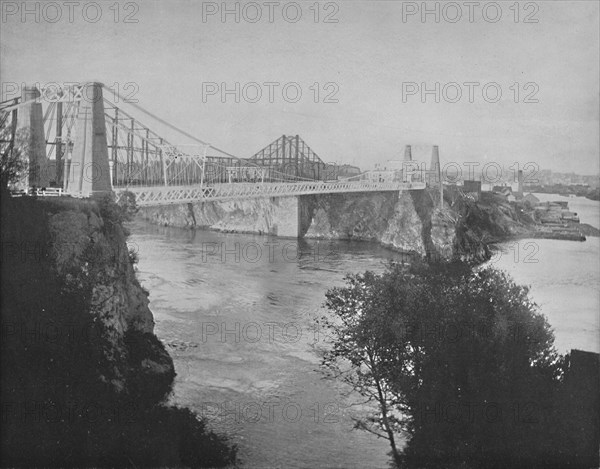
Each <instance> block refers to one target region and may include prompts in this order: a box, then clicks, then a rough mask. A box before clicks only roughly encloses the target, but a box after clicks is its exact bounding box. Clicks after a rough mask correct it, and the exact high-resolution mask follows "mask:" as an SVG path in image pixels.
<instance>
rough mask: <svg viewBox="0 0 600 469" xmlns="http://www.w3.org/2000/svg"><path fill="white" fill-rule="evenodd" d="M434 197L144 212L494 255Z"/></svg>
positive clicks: (469, 255)
mask: <svg viewBox="0 0 600 469" xmlns="http://www.w3.org/2000/svg"><path fill="white" fill-rule="evenodd" d="M434 197H435V195H434V194H433V193H432V192H431V191H429V190H422V191H410V192H401V193H398V192H369V193H347V194H319V195H307V196H299V197H284V198H269V199H266V198H265V199H248V200H243V201H235V202H208V203H194V204H186V205H172V206H166V207H148V208H143V209H142V210H141V215H142V216H143V217H144V218H146V219H147V220H150V221H151V222H153V223H158V224H161V225H167V226H177V227H191V228H194V227H199V228H209V229H213V230H218V231H226V232H238V233H257V234H271V235H278V236H292V237H306V238H317V239H318V238H320V239H348V240H350V239H353V240H364V241H375V242H378V243H380V244H382V245H384V246H387V247H389V248H391V249H394V250H398V251H402V252H406V253H414V254H418V255H421V256H436V257H442V258H444V259H451V258H453V257H461V258H463V259H464V260H476V259H479V260H484V259H485V258H486V256H489V252H488V251H487V247H485V246H484V244H483V243H482V242H481V241H480V240H478V239H477V238H476V237H474V236H472V234H473V233H470V232H468V230H464V229H463V227H462V226H461V223H462V222H461V215H460V213H456V212H454V211H453V210H452V209H450V208H449V207H448V206H447V204H446V206H445V210H443V211H442V210H439V209H435V208H434V202H433V200H434ZM295 217H297V220H294V218H295ZM467 241H468V242H467ZM465 247H466V248H468V250H466V251H465V250H464V249H463V248H465ZM461 249H463V250H462V251H461Z"/></svg>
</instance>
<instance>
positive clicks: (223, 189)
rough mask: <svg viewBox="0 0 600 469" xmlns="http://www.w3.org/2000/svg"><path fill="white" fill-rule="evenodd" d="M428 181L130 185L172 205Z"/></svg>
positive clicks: (142, 198)
mask: <svg viewBox="0 0 600 469" xmlns="http://www.w3.org/2000/svg"><path fill="white" fill-rule="evenodd" d="M424 188H425V183H403V182H371V181H356V182H352V181H335V182H323V181H311V182H302V183H262V184H261V183H232V184H214V185H210V186H204V187H203V186H179V187H178V186H166V187H165V186H163V187H159V186H155V187H130V188H126V189H122V190H121V191H117V196H119V193H123V192H125V191H129V192H132V193H133V194H135V196H136V203H137V204H138V205H139V206H153V205H169V204H179V203H189V202H198V201H207V202H208V201H221V200H234V199H239V200H242V199H247V198H259V197H285V196H297V195H310V194H333V193H344V192H377V191H404V190H419V189H424Z"/></svg>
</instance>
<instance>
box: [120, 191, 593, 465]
mask: <svg viewBox="0 0 600 469" xmlns="http://www.w3.org/2000/svg"><path fill="white" fill-rule="evenodd" d="M569 202H570V203H571V207H572V209H573V210H574V211H577V212H578V213H579V215H580V217H581V221H582V222H587V223H590V224H592V225H594V223H595V225H594V226H598V210H599V209H598V207H599V206H598V202H592V201H587V200H586V199H581V200H577V201H575V202H576V203H580V205H582V208H580V207H579V206H578V207H575V203H573V202H574V199H569ZM588 212H589V214H588ZM594 213H595V216H596V218H593V216H594ZM132 233H133V234H132V236H131V239H130V244H132V245H133V246H134V247H135V248H136V249H137V250H138V252H139V259H140V260H139V264H138V268H139V272H138V276H139V278H140V280H141V283H142V285H143V286H144V287H145V288H147V289H148V290H149V291H150V308H151V309H152V311H153V313H154V317H155V320H156V334H157V335H158V336H159V338H160V339H161V340H162V341H163V342H165V343H166V344H167V349H168V350H169V352H170V353H171V355H172V356H173V358H174V362H175V368H176V372H177V378H176V381H175V386H174V395H173V397H172V401H173V402H174V403H176V404H180V405H185V406H188V407H190V408H192V409H194V410H196V411H197V412H199V413H200V414H202V415H204V416H206V417H207V418H209V420H210V421H211V426H212V428H214V429H216V430H218V431H222V432H224V433H227V434H228V435H230V436H231V437H232V439H233V441H234V442H235V443H236V444H237V445H238V446H239V455H240V458H241V460H242V463H243V465H244V466H245V467H255V468H278V467H281V468H298V467H307V468H308V467H326V468H365V467H369V468H385V467H388V460H389V458H388V456H387V453H388V451H389V446H388V443H387V441H385V440H383V439H380V438H377V437H376V436H374V435H371V434H369V433H366V432H364V431H360V430H353V429H352V427H353V418H355V417H357V416H361V415H365V413H366V409H365V408H364V407H363V406H360V405H356V396H354V395H352V394H349V392H348V391H349V390H348V389H347V388H345V387H344V386H342V385H341V384H340V383H338V382H334V381H331V380H328V379H325V377H324V374H323V373H322V371H321V370H320V368H319V362H320V357H321V356H322V351H323V350H324V347H325V346H326V345H325V343H326V338H325V337H324V336H323V334H322V332H321V331H320V330H319V329H318V328H317V327H316V324H315V318H316V317H317V316H318V315H320V314H323V310H322V309H321V306H322V304H323V301H324V293H325V291H326V290H327V288H329V287H332V286H337V285H342V284H343V277H344V275H345V274H346V273H350V272H361V271H364V270H367V269H369V270H374V271H383V270H384V263H385V261H386V259H390V258H392V259H394V258H395V259H397V258H398V257H399V256H398V255H397V254H395V253H392V252H390V251H388V250H386V249H383V248H381V247H379V246H378V245H375V244H371V243H362V242H346V241H316V240H306V241H297V240H292V239H281V238H266V237H262V236H253V235H239V234H222V233H216V232H209V231H197V232H193V231H189V230H181V229H175V228H165V227H158V226H154V225H150V224H147V223H144V222H136V223H135V224H134V225H133V226H132ZM528 241H530V242H535V245H525V243H526V242H528ZM598 241H599V239H598V238H588V241H586V242H584V243H578V242H572V241H554V240H520V241H519V243H518V244H517V245H515V244H514V243H513V244H511V243H504V244H503V245H501V246H500V247H501V250H500V251H499V254H497V255H496V256H495V257H494V259H492V261H491V262H492V263H493V264H494V265H496V266H498V267H500V268H503V269H506V270H508V271H509V272H510V273H511V274H512V275H513V277H514V278H515V279H516V280H517V281H518V282H519V283H524V284H528V285H531V295H532V297H533V298H534V300H536V301H537V302H538V304H539V305H540V307H541V309H542V311H543V312H544V313H545V314H546V315H547V316H548V318H549V320H550V323H551V324H552V326H553V327H554V328H555V334H556V346H557V348H558V349H559V351H561V352H565V351H567V350H569V349H571V348H580V349H584V350H590V351H596V352H599V351H600V344H599V337H600V325H599V318H598V307H599V305H600V297H599V293H598V284H599V283H600V279H599V273H600V265H599V262H600V252H599V248H600V246H599V242H598ZM525 260H527V262H525ZM533 261H535V262H533Z"/></svg>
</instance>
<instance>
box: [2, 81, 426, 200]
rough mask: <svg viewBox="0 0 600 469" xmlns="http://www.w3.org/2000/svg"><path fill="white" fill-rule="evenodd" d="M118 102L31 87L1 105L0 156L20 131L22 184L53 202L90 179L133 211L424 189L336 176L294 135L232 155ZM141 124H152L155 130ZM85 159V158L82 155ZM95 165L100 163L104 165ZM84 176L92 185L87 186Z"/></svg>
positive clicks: (96, 94)
mask: <svg viewBox="0 0 600 469" xmlns="http://www.w3.org/2000/svg"><path fill="white" fill-rule="evenodd" d="M123 101H124V100H123V98H122V97H121V96H120V95H118V93H115V92H114V91H113V90H111V89H109V88H106V87H104V86H103V85H101V84H99V83H81V84H75V85H74V84H70V85H68V86H57V85H55V86H54V87H53V88H43V87H42V88H40V87H37V88H36V87H31V88H29V89H27V90H24V92H23V94H22V96H21V97H15V98H12V99H9V100H6V101H3V102H1V103H0V124H1V128H2V138H1V139H0V151H2V152H7V151H13V149H16V148H18V147H19V138H20V137H19V135H20V134H19V132H20V129H22V128H28V130H29V133H28V134H27V137H25V138H27V139H29V140H28V142H27V143H28V144H27V145H25V147H26V148H27V154H28V158H29V162H30V171H29V173H28V179H27V182H26V185H28V186H30V187H32V186H37V187H38V188H39V187H40V186H51V187H56V188H59V189H60V191H59V192H60V193H61V194H66V195H72V196H80V197H81V196H83V197H85V196H89V195H91V192H93V191H94V190H93V187H94V184H95V178H96V179H98V178H100V179H102V178H105V179H106V181H105V182H106V184H105V187H110V188H111V189H112V191H113V192H115V193H116V194H117V196H120V195H122V194H123V193H124V192H126V191H129V192H132V193H134V194H135V195H136V201H137V203H138V204H139V205H140V206H152V205H166V204H177V203H187V202H194V201H213V200H214V201H217V200H237V199H239V200H242V199H247V198H255V197H282V196H297V195H308V194H324V193H344V192H371V191H402V190H414V189H423V188H424V187H425V184H424V183H414V182H413V183H407V182H402V181H401V178H395V179H393V180H390V179H387V180H381V178H380V177H379V178H378V176H376V175H375V174H374V173H372V172H365V173H361V174H356V175H352V176H348V175H345V174H342V173H340V171H339V170H338V169H339V168H338V167H336V166H335V165H331V164H326V163H324V162H323V160H321V158H320V157H319V156H318V155H317V154H316V153H315V152H314V151H313V150H312V149H311V148H310V147H309V146H308V145H307V144H306V143H305V142H304V141H303V140H302V139H301V138H300V137H299V136H298V135H295V136H287V135H283V136H281V137H279V138H278V139H276V140H275V141H274V142H272V143H271V144H269V145H268V146H266V147H265V148H263V149H262V150H260V151H259V152H257V153H256V154H254V155H252V156H251V157H249V158H241V157H237V156H234V155H232V154H230V153H227V152H226V151H223V150H221V149H219V148H217V147H215V146H214V145H211V144H209V143H207V142H205V141H203V140H200V139H198V138H197V137H195V136H193V135H190V134H189V133H186V132H185V131H182V130H181V129H178V128H176V127H175V126H173V125H171V124H170V123H169V122H166V121H164V120H163V119H161V118H160V117H158V116H156V115H154V114H152V113H150V112H148V111H146V110H145V109H143V108H142V107H141V106H139V105H137V104H136V103H127V105H125V104H122V103H123ZM82 103H83V104H82ZM125 108H126V109H127V110H126V109H125ZM36 116H37V117H36ZM90 116H91V119H90ZM140 117H141V118H142V119H143V120H145V121H148V120H151V121H153V122H155V128H154V129H151V128H150V127H149V126H147V125H146V124H144V123H142V121H140ZM90 122H92V123H93V124H90ZM86 125H93V126H94V127H93V130H92V131H89V130H88V131H87V133H86ZM98 126H99V127H98ZM88 128H91V127H88ZM157 128H158V129H162V132H161V131H159V130H156V129H157ZM166 129H169V131H170V134H171V135H173V134H176V135H180V136H183V137H185V138H186V140H187V141H190V142H192V143H189V144H185V145H181V144H174V143H172V142H171V141H169V140H168V139H167V138H165V137H163V134H164V133H165V132H166ZM159 132H160V133H159ZM86 135H87V137H86ZM90 135H92V136H93V138H92V137H90ZM86 138H88V139H90V138H92V139H93V145H95V146H92V147H91V150H90V149H89V145H88V147H86V146H85V145H83V144H81V140H82V139H83V140H85V139H86ZM78 139H79V140H80V144H79V145H77V142H78ZM85 151H87V152H88V153H90V155H81V154H80V153H81V152H85ZM103 155H104V156H103ZM90 157H91V158H92V159H89V158H90ZM86 158H87V159H86ZM98 158H100V159H106V158H107V159H108V164H104V163H105V162H104V161H98ZM81 161H87V162H88V163H87V164H88V166H89V165H91V168H89V167H88V168H84V167H83V166H85V164H84V165H83V166H82V170H81V171H79V170H77V171H74V166H75V165H76V164H78V162H81ZM95 165H97V167H98V168H104V167H105V168H107V170H106V171H104V172H108V173H109V174H104V173H103V172H102V171H100V172H98V170H97V171H96V173H94V169H97V168H96V166H95ZM32 166H33V167H38V168H39V167H41V168H43V169H44V171H41V172H39V171H38V173H41V174H42V176H41V179H40V175H39V174H35V172H33V173H32V171H31V167H32ZM86 177H87V178H88V179H92V182H90V183H89V184H87V185H86V184H85V182H86V181H84V180H85V178H86ZM77 178H80V179H79V180H78V179H77ZM73 179H74V180H73ZM88 182H89V181H88ZM86 187H87V189H85V188H86ZM90 187H91V189H90Z"/></svg>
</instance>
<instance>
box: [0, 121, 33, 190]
mask: <svg viewBox="0 0 600 469" xmlns="http://www.w3.org/2000/svg"><path fill="white" fill-rule="evenodd" d="M29 141H30V139H29V131H28V129H20V130H18V131H17V132H16V134H15V136H14V139H13V138H12V130H11V129H10V127H8V126H7V125H3V126H2V128H0V188H1V190H2V191H6V190H7V189H8V187H9V185H12V184H16V183H18V182H19V181H21V180H22V179H23V177H24V176H25V175H26V174H27V172H28V171H29V161H28V160H27V155H28V152H29Z"/></svg>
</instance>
